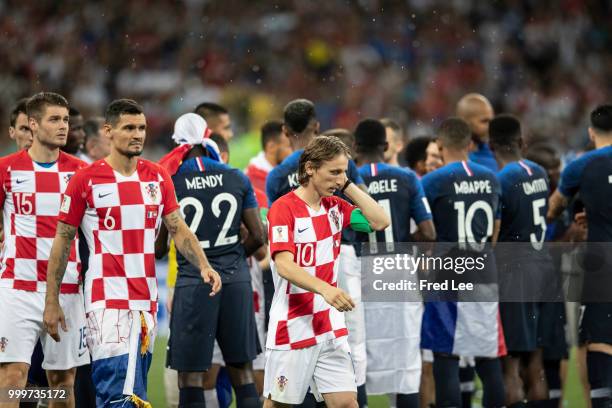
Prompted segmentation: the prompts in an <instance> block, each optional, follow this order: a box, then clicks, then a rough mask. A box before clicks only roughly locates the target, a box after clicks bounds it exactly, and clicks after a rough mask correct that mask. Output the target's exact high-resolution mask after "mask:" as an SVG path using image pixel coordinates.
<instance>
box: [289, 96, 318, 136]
mask: <svg viewBox="0 0 612 408" xmlns="http://www.w3.org/2000/svg"><path fill="white" fill-rule="evenodd" d="M283 119H284V124H285V126H287V127H288V128H289V130H291V131H292V132H294V133H297V134H299V133H302V132H303V131H304V130H305V129H306V127H307V126H308V124H309V123H310V122H311V121H312V120H316V119H317V112H316V110H315V106H314V103H312V102H311V101H309V100H308V99H295V100H293V101H291V102H289V103H288V104H287V105H286V106H285V109H284V110H283Z"/></svg>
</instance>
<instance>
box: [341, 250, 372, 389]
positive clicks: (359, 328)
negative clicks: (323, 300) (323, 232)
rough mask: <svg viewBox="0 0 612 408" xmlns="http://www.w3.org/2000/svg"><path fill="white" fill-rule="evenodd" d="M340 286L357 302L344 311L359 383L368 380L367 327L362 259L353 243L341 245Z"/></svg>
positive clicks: (361, 383)
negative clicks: (358, 256)
mask: <svg viewBox="0 0 612 408" xmlns="http://www.w3.org/2000/svg"><path fill="white" fill-rule="evenodd" d="M338 262H339V264H338V267H339V269H340V271H339V273H338V286H339V287H340V288H342V289H343V290H345V291H346V292H347V293H348V294H349V296H350V297H351V298H352V299H353V301H354V302H355V308H354V309H353V310H351V311H350V312H346V313H344V319H345V321H346V328H347V329H348V332H349V334H348V342H349V346H350V347H351V356H352V357H353V364H354V365H355V377H356V378H357V385H358V386H360V385H363V384H365V382H366V371H367V361H368V358H367V354H366V328H365V314H364V309H363V302H362V301H361V260H360V259H359V258H357V255H356V254H355V248H354V247H353V246H352V245H347V244H342V245H341V246H340V258H339V259H338Z"/></svg>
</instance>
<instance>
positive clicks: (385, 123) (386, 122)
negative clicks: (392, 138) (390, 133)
mask: <svg viewBox="0 0 612 408" xmlns="http://www.w3.org/2000/svg"><path fill="white" fill-rule="evenodd" d="M380 123H382V124H383V126H384V127H386V128H390V129H393V130H394V131H396V132H399V131H401V130H402V127H401V126H400V125H399V123H397V122H396V121H394V120H393V119H391V118H382V119H381V120H380Z"/></svg>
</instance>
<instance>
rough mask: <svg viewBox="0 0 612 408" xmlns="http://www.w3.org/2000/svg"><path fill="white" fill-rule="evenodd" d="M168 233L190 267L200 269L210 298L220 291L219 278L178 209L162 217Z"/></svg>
mask: <svg viewBox="0 0 612 408" xmlns="http://www.w3.org/2000/svg"><path fill="white" fill-rule="evenodd" d="M162 219H163V220H164V224H165V225H166V228H167V229H168V232H169V234H170V236H171V237H172V239H173V240H174V245H176V249H177V251H179V252H180V253H181V254H182V255H183V256H184V257H185V258H186V259H187V260H188V261H189V262H190V263H191V264H192V265H194V266H197V267H198V268H200V274H201V275H202V279H204V282H206V283H210V284H211V286H212V291H211V292H210V295H211V296H214V295H215V294H216V293H217V292H219V290H221V278H220V277H219V274H218V273H217V271H215V270H214V269H213V268H212V266H210V264H209V263H208V259H207V258H206V255H205V254H204V251H203V250H202V247H201V246H200V242H198V239H197V238H196V236H195V235H194V233H193V232H191V230H190V229H189V227H188V226H187V224H186V223H185V220H184V219H183V217H181V214H180V212H179V210H178V209H176V210H174V211H172V212H171V213H169V214H167V215H164V216H163V217H162Z"/></svg>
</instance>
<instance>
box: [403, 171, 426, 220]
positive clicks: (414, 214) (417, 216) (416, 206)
mask: <svg viewBox="0 0 612 408" xmlns="http://www.w3.org/2000/svg"><path fill="white" fill-rule="evenodd" d="M408 183H409V184H408V185H409V186H410V212H411V214H410V217H411V218H412V219H413V220H414V222H416V223H417V224H420V223H421V222H423V221H427V220H431V219H432V216H431V209H430V208H429V202H428V201H427V197H425V191H424V190H423V185H422V184H421V182H420V181H419V179H418V178H417V176H416V174H414V173H408Z"/></svg>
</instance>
